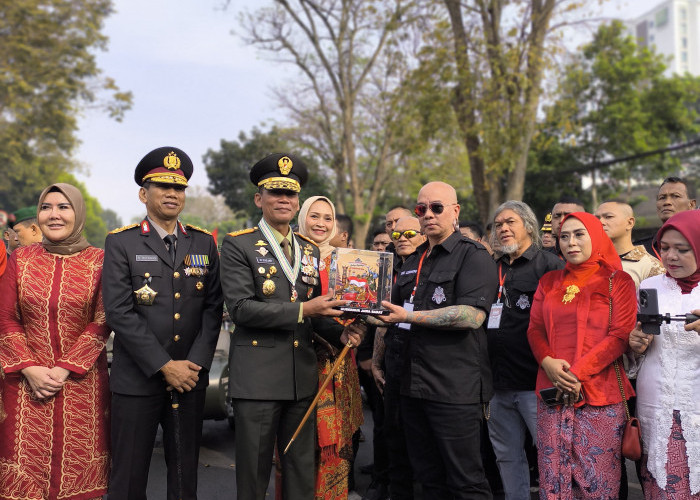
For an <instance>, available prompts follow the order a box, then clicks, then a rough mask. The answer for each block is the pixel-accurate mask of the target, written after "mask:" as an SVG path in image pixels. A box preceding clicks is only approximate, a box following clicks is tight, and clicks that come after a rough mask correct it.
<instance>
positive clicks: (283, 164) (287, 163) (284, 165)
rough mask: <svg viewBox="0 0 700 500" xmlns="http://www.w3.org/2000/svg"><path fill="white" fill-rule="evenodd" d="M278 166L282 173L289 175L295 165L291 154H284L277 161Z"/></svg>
mask: <svg viewBox="0 0 700 500" xmlns="http://www.w3.org/2000/svg"><path fill="white" fill-rule="evenodd" d="M277 166H278V167H279V168H280V173H281V174H282V175H287V174H288V173H289V172H290V171H291V170H292V166H294V163H292V160H291V159H290V158H289V156H283V157H282V158H280V159H279V161H278V162H277Z"/></svg>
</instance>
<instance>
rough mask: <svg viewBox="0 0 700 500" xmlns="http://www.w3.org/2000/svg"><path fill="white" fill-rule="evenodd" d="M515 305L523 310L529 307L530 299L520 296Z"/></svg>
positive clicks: (523, 295)
mask: <svg viewBox="0 0 700 500" xmlns="http://www.w3.org/2000/svg"><path fill="white" fill-rule="evenodd" d="M515 305H516V306H518V307H519V308H520V309H522V310H525V309H527V308H528V307H530V298H529V297H528V296H527V295H525V294H522V295H521V296H520V298H519V299H518V301H517V302H516V303H515Z"/></svg>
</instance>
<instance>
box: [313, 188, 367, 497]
mask: <svg viewBox="0 0 700 500" xmlns="http://www.w3.org/2000/svg"><path fill="white" fill-rule="evenodd" d="M299 233H301V234H302V235H303V236H306V237H307V238H309V239H311V240H312V241H313V242H314V243H316V245H318V247H319V249H320V250H321V262H319V271H320V275H321V276H320V278H321V284H322V286H323V293H324V294H326V293H328V268H329V267H330V261H331V252H332V251H333V249H334V248H333V247H332V246H331V245H330V241H331V239H332V238H333V237H334V236H335V234H336V226H335V207H334V206H333V203H332V202H331V201H330V200H329V199H328V198H325V197H323V196H312V197H311V198H309V199H307V200H306V201H305V202H304V204H303V205H302V207H301V210H300V211H299ZM317 325H320V326H317ZM314 327H315V330H316V334H317V338H316V340H317V345H318V346H319V347H318V348H317V350H316V351H317V354H318V379H319V380H318V383H319V387H320V385H321V384H322V383H323V381H324V380H325V379H326V377H327V375H328V373H330V371H331V366H332V365H333V362H334V361H335V358H336V356H337V355H338V353H339V352H340V351H341V350H342V348H343V346H344V345H345V344H346V343H347V342H348V340H352V341H353V345H355V346H357V345H359V343H360V341H361V340H362V337H361V332H362V330H360V328H359V327H358V326H356V325H349V324H348V322H347V321H346V322H339V321H335V320H334V319H332V318H328V319H321V320H320V321H318V320H317V321H314ZM362 421H363V416H362V396H361V394H360V382H359V378H358V374H357V366H355V362H354V361H353V359H352V358H351V357H350V356H349V355H348V356H346V357H345V359H344V361H343V362H342V364H341V365H340V367H339V368H338V371H337V372H336V373H335V374H334V376H333V382H332V383H330V384H328V386H327V387H326V389H325V390H324V391H323V394H322V396H321V398H320V399H319V403H318V407H317V409H316V424H317V431H318V432H317V434H318V445H319V458H318V470H317V472H316V499H318V500H320V499H325V500H335V499H346V498H348V477H349V474H350V467H351V464H352V462H353V446H352V435H353V434H354V433H355V431H357V430H358V429H359V428H360V426H361V425H362Z"/></svg>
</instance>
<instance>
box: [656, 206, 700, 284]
mask: <svg viewBox="0 0 700 500" xmlns="http://www.w3.org/2000/svg"><path fill="white" fill-rule="evenodd" d="M669 229H675V230H676V231H678V232H679V233H681V234H682V235H683V237H684V238H685V239H686V240H688V244H689V245H690V247H691V248H692V249H693V255H695V265H696V267H695V272H694V273H693V274H691V275H690V276H686V277H685V278H674V277H673V276H671V275H670V274H668V272H667V273H666V276H668V277H669V278H671V279H674V280H676V283H678V286H680V287H681V293H683V294H688V293H690V291H691V290H692V289H693V288H695V287H696V286H698V282H700V268H698V267H697V262H698V258H700V253H699V252H698V250H700V211H698V210H686V211H685V212H678V213H677V214H675V215H673V216H672V217H671V218H670V219H668V220H667V221H666V223H665V224H664V225H663V226H661V229H659V232H658V233H657V235H656V241H661V236H663V234H664V232H666V231H667V230H669Z"/></svg>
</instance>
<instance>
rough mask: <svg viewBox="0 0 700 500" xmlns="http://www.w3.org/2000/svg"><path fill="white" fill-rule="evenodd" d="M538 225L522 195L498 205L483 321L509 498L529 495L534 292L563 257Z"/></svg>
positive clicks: (493, 424) (524, 499)
mask: <svg viewBox="0 0 700 500" xmlns="http://www.w3.org/2000/svg"><path fill="white" fill-rule="evenodd" d="M538 228H539V224H538V223H537V218H536V217H535V214H534V213H533V211H532V210H531V209H530V207H529V206H527V205H526V204H525V203H523V202H521V201H512V200H511V201H507V202H505V203H503V204H502V205H501V206H499V207H498V208H497V209H496V213H495V217H494V231H495V233H494V234H495V238H496V241H497V242H498V247H499V252H500V256H499V257H498V258H497V259H496V262H497V264H498V280H499V281H498V283H499V287H498V296H497V298H496V303H495V304H493V305H492V306H491V315H490V317H489V322H488V325H487V326H488V332H487V333H488V335H487V337H488V344H489V357H490V360H491V372H492V374H493V386H494V391H495V392H494V395H493V398H491V418H490V419H489V421H488V429H489V436H490V438H491V443H492V444H493V450H494V452H495V453H496V463H497V464H498V469H499V471H500V473H501V480H502V482H503V491H504V493H505V498H506V499H507V500H529V498H530V469H529V465H528V461H527V456H526V453H525V447H524V446H525V438H526V433H527V431H528V430H529V431H530V435H531V436H536V435H537V395H536V393H535V382H536V379H537V369H538V365H537V361H536V360H535V357H534V356H533V355H532V351H531V349H530V344H529V343H528V340H527V328H528V324H529V321H530V307H531V305H532V297H533V295H534V294H535V291H536V290H537V284H538V282H539V279H540V278H541V277H542V275H544V274H545V273H547V272H549V271H553V270H555V269H561V268H563V267H564V262H563V261H562V260H561V259H559V258H557V257H556V256H555V255H553V254H551V253H549V252H546V251H544V250H542V249H541V240H540V233H539V231H538ZM498 313H500V314H498Z"/></svg>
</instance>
